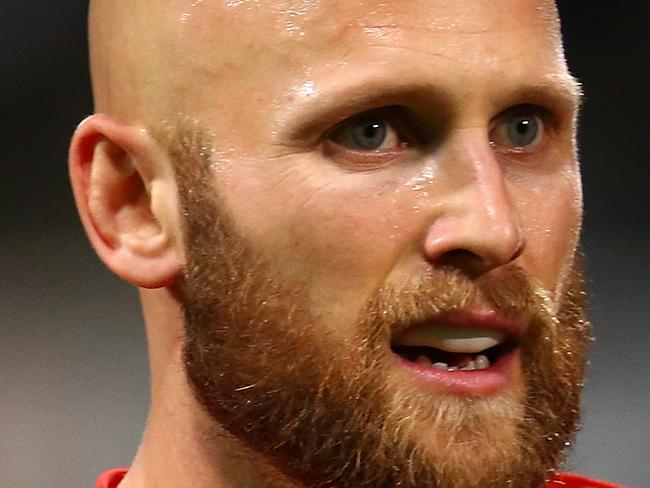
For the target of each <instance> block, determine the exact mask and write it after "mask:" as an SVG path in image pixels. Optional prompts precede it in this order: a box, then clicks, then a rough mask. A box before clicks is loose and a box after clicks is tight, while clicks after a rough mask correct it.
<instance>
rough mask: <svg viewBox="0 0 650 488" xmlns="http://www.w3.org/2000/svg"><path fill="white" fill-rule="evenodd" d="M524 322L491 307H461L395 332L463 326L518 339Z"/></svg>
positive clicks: (404, 333) (402, 334)
mask: <svg viewBox="0 0 650 488" xmlns="http://www.w3.org/2000/svg"><path fill="white" fill-rule="evenodd" d="M525 324H526V322H525V321H524V320H522V319H521V318H519V317H510V316H506V315H505V314H503V313H501V312H499V311H497V310H493V309H463V310H457V311H453V312H443V313H441V314H439V315H436V316H434V317H432V318H430V319H426V320H422V321H418V322H417V323H416V324H411V325H409V326H408V327H407V328H406V329H404V330H403V331H401V332H400V333H399V334H397V337H398V338H399V337H400V336H404V335H407V334H408V333H409V332H410V331H413V330H415V329H419V328H421V327H432V326H434V327H435V326H438V325H445V326H452V327H454V326H455V327H463V328H472V329H489V330H495V331H498V332H501V333H502V334H504V335H506V336H507V337H509V338H510V339H514V340H519V339H520V338H521V337H522V336H523V334H524V332H525V329H526V327H525Z"/></svg>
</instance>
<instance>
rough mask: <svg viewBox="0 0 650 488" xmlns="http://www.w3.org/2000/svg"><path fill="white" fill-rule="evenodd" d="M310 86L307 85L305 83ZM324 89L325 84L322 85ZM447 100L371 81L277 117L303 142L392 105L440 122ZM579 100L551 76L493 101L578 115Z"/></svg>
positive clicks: (317, 94) (333, 89) (408, 85)
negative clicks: (427, 109) (429, 111)
mask: <svg viewBox="0 0 650 488" xmlns="http://www.w3.org/2000/svg"><path fill="white" fill-rule="evenodd" d="M308 83H309V82H308ZM324 85H326V84H324ZM450 98H451V97H450V94H449V92H448V90H446V89H445V88H444V87H441V86H438V85H436V84H435V83H431V82H414V81H409V80H403V79H400V78H397V77H393V76H391V77H381V76H377V75H374V76H370V77H367V78H361V79H359V80H356V81H355V82H353V83H344V82H342V83H337V84H336V85H335V86H329V87H327V86H325V87H324V88H323V89H322V90H321V89H320V88H317V89H316V90H315V91H314V92H312V91H309V92H306V93H303V94H300V95H298V96H297V100H296V102H294V103H292V104H291V107H289V108H288V109H287V110H286V111H285V112H284V113H282V114H281V116H280V117H279V122H280V123H281V126H283V127H288V130H287V131H286V132H285V131H281V132H285V137H286V136H288V137H289V139H290V140H294V141H295V140H301V139H303V137H304V136H305V135H306V134H310V133H311V132H313V131H314V130H316V129H318V128H320V127H323V126H325V127H332V126H334V125H336V124H337V123H340V122H342V121H344V120H346V119H347V118H349V117H351V116H354V115H356V114H358V113H362V112H364V111H368V110H372V109H374V108H380V107H386V106H390V105H405V106H407V107H414V106H431V107H435V106H437V107H439V108H440V110H439V111H438V115H439V116H440V115H442V116H444V112H445V107H447V106H448V104H447V103H446V102H449V100H450ZM582 99H583V92H582V86H581V84H580V83H579V82H578V80H577V79H576V78H574V77H573V76H572V75H571V74H568V73H566V74H565V73H563V74H549V75H546V76H544V77H542V78H541V79H532V78H531V80H529V81H527V82H525V83H523V84H517V85H515V84H514V83H513V87H512V89H511V90H508V89H505V90H503V93H501V94H498V95H497V96H496V97H495V100H494V102H495V103H496V104H497V105H500V106H503V107H504V108H507V107H508V106H512V105H516V104H525V103H531V104H540V105H546V106H549V107H550V108H552V109H557V110H562V111H565V112H570V113H572V114H573V113H576V112H577V111H578V109H579V108H580V106H581V103H582Z"/></svg>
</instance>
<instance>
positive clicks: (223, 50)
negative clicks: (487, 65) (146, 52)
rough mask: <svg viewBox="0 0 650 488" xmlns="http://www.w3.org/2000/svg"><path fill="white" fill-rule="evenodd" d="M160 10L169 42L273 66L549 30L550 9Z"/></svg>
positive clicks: (403, 0) (533, 4)
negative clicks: (404, 40)
mask: <svg viewBox="0 0 650 488" xmlns="http://www.w3.org/2000/svg"><path fill="white" fill-rule="evenodd" d="M166 10H167V15H168V17H167V19H166V20H167V22H168V23H169V26H170V27H171V28H172V30H174V31H175V32H176V34H177V36H178V37H177V38H176V41H177V42H180V43H181V44H186V45H187V46H188V47H192V48H194V49H198V50H200V49H204V50H206V53H205V54H206V56H208V57H210V55H212V56H213V57H215V58H219V57H224V58H240V59H241V58H242V56H243V57H244V58H249V57H251V56H254V55H255V54H257V53H263V54H264V55H265V56H266V57H267V59H271V57H273V58H274V62H278V61H282V60H283V58H284V60H289V59H290V60H291V61H293V62H296V61H298V59H300V58H304V59H305V60H309V59H311V58H313V57H315V56H318V55H319V54H323V52H324V51H327V50H336V49H337V48H339V49H345V50H351V49H354V42H355V40H356V41H357V42H361V41H363V42H368V41H370V42H372V40H373V39H376V40H378V41H381V40H385V39H386V38H387V37H399V36H400V35H401V34H420V35H422V36H423V35H431V36H435V35H436V34H441V35H444V34H458V35H472V34H481V33H489V32H499V31H500V32H504V31H508V30H513V29H520V28H521V27H522V26H524V27H526V28H528V29H530V28H540V29H545V30H547V31H548V32H555V30H556V27H557V24H556V20H555V19H556V14H555V8H554V4H553V2H548V1H539V0H498V1H490V2H485V1H483V0H464V1H457V0H451V1H450V0H446V1H440V0H388V1H386V0H361V1H355V2H351V1H349V0H285V1H265V0H184V1H182V2H178V1H169V0H167V5H166ZM420 47H421V48H427V46H420ZM428 47H433V46H428Z"/></svg>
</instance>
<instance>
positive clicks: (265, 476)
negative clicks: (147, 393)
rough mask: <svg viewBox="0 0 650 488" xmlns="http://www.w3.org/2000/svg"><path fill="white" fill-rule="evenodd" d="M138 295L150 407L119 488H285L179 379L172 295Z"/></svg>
mask: <svg viewBox="0 0 650 488" xmlns="http://www.w3.org/2000/svg"><path fill="white" fill-rule="evenodd" d="M141 295H142V303H143V309H144V315H145V321H146V323H147V329H148V332H149V331H151V330H152V328H153V327H155V328H156V334H148V336H149V348H150V359H151V370H152V376H151V378H152V381H151V384H152V401H151V410H150V412H149V418H148V420H147V425H146V428H145V433H144V436H143V439H142V442H141V444H140V447H139V449H138V453H137V455H136V458H135V460H134V462H133V464H132V465H131V467H130V468H129V473H128V475H127V477H126V478H125V479H124V481H123V482H122V483H121V484H120V488H154V487H155V488H178V487H185V486H188V487H189V486H191V487H192V488H289V487H290V486H291V485H288V484H287V483H280V482H278V481H275V480H277V479H278V478H279V477H278V474H277V473H273V472H271V470H269V469H266V468H265V467H264V466H265V463H262V462H258V461H257V460H256V458H255V455H254V454H253V453H250V452H248V450H247V449H245V448H244V447H243V446H242V445H241V443H240V442H239V441H238V440H236V439H234V438H233V437H232V436H230V435H229V434H228V433H227V432H225V431H224V430H223V429H221V428H220V426H219V425H218V424H217V423H216V422H215V421H214V420H213V419H212V418H210V417H209V416H208V414H207V413H205V412H204V411H203V409H202V408H201V407H200V406H199V405H198V403H197V401H196V400H195V398H194V396H193V394H192V391H191V387H190V386H189V385H188V383H187V380H186V377H185V373H184V367H183V357H182V351H183V346H182V339H181V338H182V337H183V335H182V314H181V312H180V307H179V306H178V303H177V301H176V299H175V297H174V296H173V294H172V293H171V292H169V291H167V290H156V291H151V290H148V291H143V292H142V293H141ZM172 307H173V308H172ZM170 310H173V311H174V313H169V312H170ZM179 320H180V326H179ZM161 329H168V330H166V331H165V332H167V333H161V332H162V331H161ZM161 336H164V337H166V339H162V340H161V339H160V337H161ZM170 338H173V339H170ZM152 341H154V342H152ZM294 488H296V487H294Z"/></svg>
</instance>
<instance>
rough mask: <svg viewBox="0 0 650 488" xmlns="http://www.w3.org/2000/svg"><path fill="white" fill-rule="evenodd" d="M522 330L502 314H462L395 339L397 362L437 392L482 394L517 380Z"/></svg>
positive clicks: (429, 324) (423, 325) (392, 347)
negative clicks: (500, 315) (438, 390)
mask: <svg viewBox="0 0 650 488" xmlns="http://www.w3.org/2000/svg"><path fill="white" fill-rule="evenodd" d="M521 333H522V327H521V326H520V324H518V323H516V322H514V323H513V322H509V321H506V320H505V319H503V318H500V317H499V316H498V314H492V313H490V314H487V315H486V314H472V313H460V314H455V315H449V316H445V317H444V318H443V317H438V318H436V320H435V321H432V322H428V323H425V324H421V325H417V326H414V327H412V328H410V329H408V330H406V331H405V332H403V333H401V334H398V335H396V336H395V337H394V338H393V340H392V341H391V350H392V352H393V353H394V354H395V356H396V357H397V358H398V359H399V363H400V364H401V365H402V366H404V367H405V368H406V370H407V371H408V372H410V373H411V374H412V375H414V376H415V377H416V378H419V379H420V380H424V381H425V382H427V383H429V384H432V385H434V386H435V388H436V389H440V388H442V389H445V390H449V391H455V392H458V393H475V394H484V393H491V392H495V391H497V390H499V389H501V388H502V387H504V386H505V385H506V384H508V382H509V381H510V378H511V377H512V375H513V371H514V367H515V366H516V364H517V361H516V360H515V359H516V358H517V357H518V350H519V343H520V337H521Z"/></svg>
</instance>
